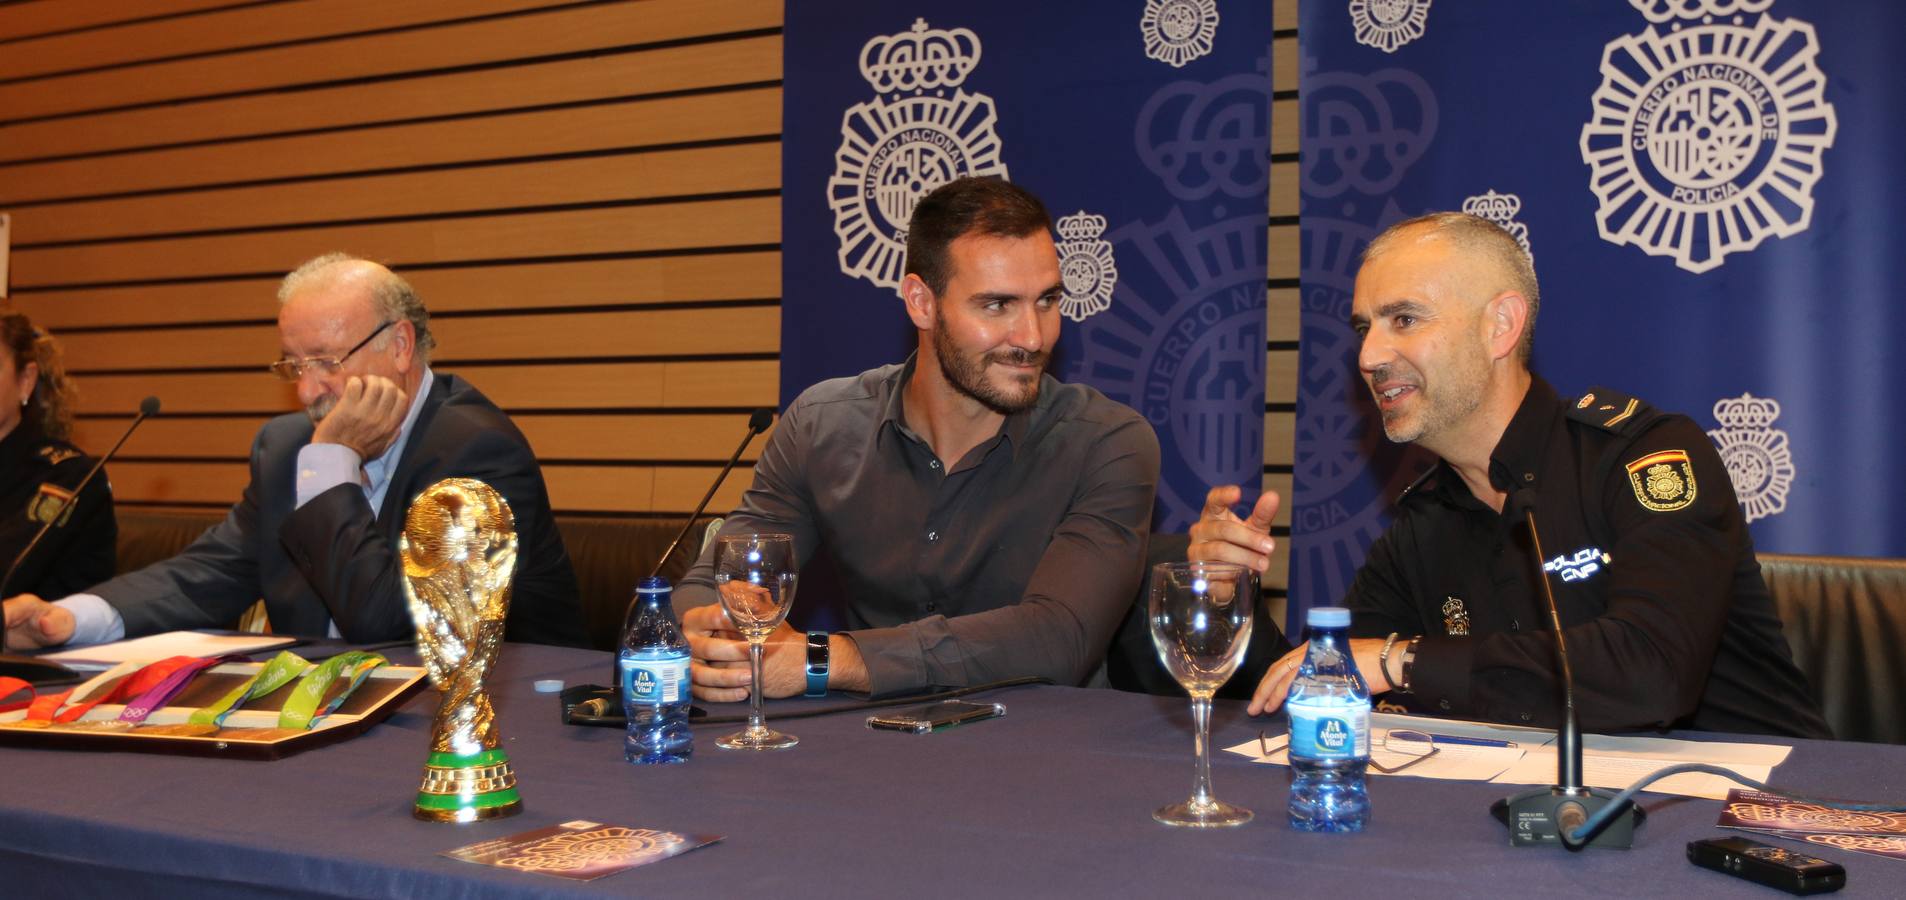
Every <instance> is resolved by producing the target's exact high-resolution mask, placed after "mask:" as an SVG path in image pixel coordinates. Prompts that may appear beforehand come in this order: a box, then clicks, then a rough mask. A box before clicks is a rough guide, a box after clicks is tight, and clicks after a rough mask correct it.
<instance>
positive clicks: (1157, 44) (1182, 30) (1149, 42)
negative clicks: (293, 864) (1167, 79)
mask: <svg viewBox="0 0 1906 900" xmlns="http://www.w3.org/2000/svg"><path fill="white" fill-rule="evenodd" d="M1138 31H1139V33H1140V34H1143V35H1144V36H1145V55H1146V56H1149V57H1151V58H1152V59H1155V60H1158V61H1159V62H1163V63H1170V64H1171V67H1172V68H1174V69H1175V68H1180V67H1182V66H1184V64H1185V63H1188V62H1191V61H1192V60H1194V59H1197V58H1198V57H1200V56H1203V55H1205V54H1207V53H1210V52H1211V41H1212V40H1213V39H1214V38H1216V37H1217V36H1218V0H1145V14H1144V15H1142V16H1140V17H1139V19H1138Z"/></svg>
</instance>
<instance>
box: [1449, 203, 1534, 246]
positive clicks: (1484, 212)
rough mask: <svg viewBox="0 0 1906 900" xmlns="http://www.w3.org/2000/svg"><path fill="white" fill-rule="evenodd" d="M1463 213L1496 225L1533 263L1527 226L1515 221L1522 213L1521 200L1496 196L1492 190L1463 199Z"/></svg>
mask: <svg viewBox="0 0 1906 900" xmlns="http://www.w3.org/2000/svg"><path fill="white" fill-rule="evenodd" d="M1463 212H1466V213H1468V214H1470V215H1472V216H1481V217H1482V218H1485V219H1488V220H1489V221H1491V222H1494V223H1496V224H1497V225H1500V226H1502V230H1503V231H1507V232H1509V236H1510V237H1512V238H1515V239H1516V243H1517V244H1518V245H1520V246H1521V247H1522V252H1523V253H1526V254H1528V255H1529V262H1530V263H1534V262H1535V251H1533V250H1530V249H1529V226H1528V225H1526V224H1523V223H1521V222H1518V221H1516V216H1517V215H1518V214H1520V213H1521V212H1522V198H1521V197H1518V196H1516V195H1514V194H1498V193H1496V192H1495V191H1494V190H1490V191H1488V192H1487V193H1482V194H1477V195H1475V196H1473V197H1465V198H1463Z"/></svg>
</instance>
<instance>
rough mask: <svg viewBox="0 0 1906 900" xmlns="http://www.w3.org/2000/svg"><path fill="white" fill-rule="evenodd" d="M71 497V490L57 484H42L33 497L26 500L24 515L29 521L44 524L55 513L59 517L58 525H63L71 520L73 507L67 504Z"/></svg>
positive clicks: (51, 518) (50, 519) (49, 520)
mask: <svg viewBox="0 0 1906 900" xmlns="http://www.w3.org/2000/svg"><path fill="white" fill-rule="evenodd" d="M72 499H73V492H72V491H69V490H67V489H65V488H63V487H60V486H59V485H57V484H42V485H40V489H39V491H38V492H36V493H35V494H34V495H33V499H32V500H29V501H27V505H26V517H27V519H28V520H29V521H32V522H38V523H39V524H41V525H45V524H46V523H48V522H51V521H53V517H54V516H56V515H57V516H59V517H60V527H65V525H66V523H68V522H70V521H72V520H73V507H72V506H69V505H67V504H68V503H70V502H71V501H72Z"/></svg>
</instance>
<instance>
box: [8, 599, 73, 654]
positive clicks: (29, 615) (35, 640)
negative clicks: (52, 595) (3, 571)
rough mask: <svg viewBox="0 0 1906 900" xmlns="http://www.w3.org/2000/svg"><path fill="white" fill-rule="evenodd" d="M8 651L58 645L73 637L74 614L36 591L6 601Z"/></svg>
mask: <svg viewBox="0 0 1906 900" xmlns="http://www.w3.org/2000/svg"><path fill="white" fill-rule="evenodd" d="M6 621H7V637H6V648H7V649H8V650H37V649H39V648H41V647H56V646H58V645H60V644H64V643H66V642H67V641H69V640H71V639H72V637H73V626H74V624H75V623H74V621H73V613H72V612H71V611H70V610H68V609H67V608H66V607H63V606H57V605H55V604H52V603H48V602H46V601H45V600H42V599H40V598H39V597H38V596H36V595H34V594H19V595H16V596H13V597H10V598H8V599H7V601H6Z"/></svg>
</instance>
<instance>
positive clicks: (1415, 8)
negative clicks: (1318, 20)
mask: <svg viewBox="0 0 1906 900" xmlns="http://www.w3.org/2000/svg"><path fill="white" fill-rule="evenodd" d="M1429 11H1430V0H1350V24H1351V25H1353V26H1355V27H1356V30H1357V43H1359V44H1363V45H1365V46H1367V47H1375V48H1377V49H1378V50H1381V51H1383V52H1385V53H1395V52H1396V48H1398V47H1401V46H1403V45H1404V44H1407V43H1409V42H1411V41H1413V40H1416V39H1417V38H1420V37H1422V36H1423V31H1424V29H1425V28H1427V27H1428V23H1429Z"/></svg>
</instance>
